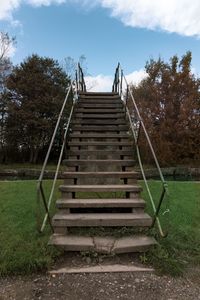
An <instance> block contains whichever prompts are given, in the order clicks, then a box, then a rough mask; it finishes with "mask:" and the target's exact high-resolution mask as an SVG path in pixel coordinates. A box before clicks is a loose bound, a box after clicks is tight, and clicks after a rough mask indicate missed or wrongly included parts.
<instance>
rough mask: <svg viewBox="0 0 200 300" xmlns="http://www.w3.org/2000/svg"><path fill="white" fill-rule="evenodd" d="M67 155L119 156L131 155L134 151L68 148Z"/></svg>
mask: <svg viewBox="0 0 200 300" xmlns="http://www.w3.org/2000/svg"><path fill="white" fill-rule="evenodd" d="M66 154H67V156H90V155H96V156H102V155H103V156H109V155H113V154H115V155H119V156H131V157H132V156H133V154H134V151H133V150H132V149H131V150H120V149H116V150H115V151H114V152H113V150H68V151H67V153H66Z"/></svg>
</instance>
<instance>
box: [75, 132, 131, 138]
mask: <svg viewBox="0 0 200 300" xmlns="http://www.w3.org/2000/svg"><path fill="white" fill-rule="evenodd" d="M69 138H84V139H87V138H104V139H105V138H106V139H114V138H116V139H122V138H123V139H132V136H130V135H129V134H127V133H107V134H104V133H96V132H93V133H71V134H70V135H69Z"/></svg>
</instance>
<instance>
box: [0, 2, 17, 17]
mask: <svg viewBox="0 0 200 300" xmlns="http://www.w3.org/2000/svg"><path fill="white" fill-rule="evenodd" d="M20 4H21V0H1V4H0V20H10V21H11V20H12V12H13V11H14V10H15V9H17V8H18V7H19V6H20Z"/></svg>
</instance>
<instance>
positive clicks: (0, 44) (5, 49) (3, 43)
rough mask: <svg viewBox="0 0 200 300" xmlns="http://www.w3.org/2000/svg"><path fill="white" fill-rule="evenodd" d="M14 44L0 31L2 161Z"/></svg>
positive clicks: (12, 39) (0, 141) (4, 155)
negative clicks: (8, 80) (7, 82)
mask: <svg viewBox="0 0 200 300" xmlns="http://www.w3.org/2000/svg"><path fill="white" fill-rule="evenodd" d="M14 44H15V38H13V37H10V36H9V35H8V33H4V32H0V153H1V158H2V161H4V160H5V159H6V138H5V136H6V119H7V97H6V84H5V83H6V78H7V77H8V75H9V74H10V72H11V69H12V63H11V61H10V59H9V54H10V52H11V50H12V47H13V45H14Z"/></svg>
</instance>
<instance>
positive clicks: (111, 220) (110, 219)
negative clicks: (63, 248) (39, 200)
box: [52, 212, 152, 231]
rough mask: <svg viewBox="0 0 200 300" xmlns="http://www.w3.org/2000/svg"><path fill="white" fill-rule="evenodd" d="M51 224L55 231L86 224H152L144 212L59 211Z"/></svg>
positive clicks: (96, 225)
mask: <svg viewBox="0 0 200 300" xmlns="http://www.w3.org/2000/svg"><path fill="white" fill-rule="evenodd" d="M52 224H53V226H54V229H55V231H56V228H59V227H80V226H83V227H88V226H94V227H98V226H105V227H107V226H109V227H112V226H113V227H115V226H117V227H122V226H135V227H136V226H141V227H149V226H151V224H152V219H151V217H150V216H149V215H148V214H146V213H123V214H121V213H117V214H116V213H96V214H93V213H88V214H87V213H85V214H67V213H62V212H59V213H57V214H55V215H54V217H53V220H52Z"/></svg>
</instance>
